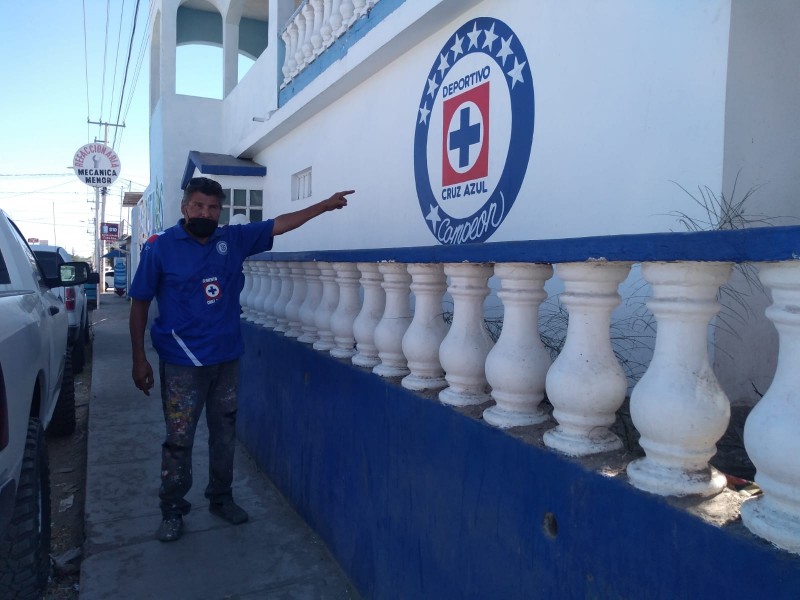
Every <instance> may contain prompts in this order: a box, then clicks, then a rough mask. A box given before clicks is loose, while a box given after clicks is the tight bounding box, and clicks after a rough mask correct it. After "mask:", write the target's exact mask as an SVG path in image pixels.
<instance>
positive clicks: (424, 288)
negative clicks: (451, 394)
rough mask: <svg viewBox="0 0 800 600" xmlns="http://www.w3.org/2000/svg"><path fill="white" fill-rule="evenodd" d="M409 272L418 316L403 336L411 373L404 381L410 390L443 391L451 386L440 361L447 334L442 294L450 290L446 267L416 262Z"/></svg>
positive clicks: (404, 349)
mask: <svg viewBox="0 0 800 600" xmlns="http://www.w3.org/2000/svg"><path fill="white" fill-rule="evenodd" d="M408 272H409V274H410V275H411V291H412V292H414V298H415V300H414V318H413V319H412V320H411V324H410V325H409V326H408V329H407V330H406V333H405V335H404V336H403V354H404V355H405V357H406V360H407V361H408V368H409V370H410V371H411V372H410V373H409V374H408V375H406V376H405V377H403V381H401V382H400V383H401V384H402V386H403V387H404V388H407V389H409V390H416V391H422V390H439V389H442V388H443V387H445V386H446V385H447V381H445V378H444V369H442V363H440V362H439V346H441V345H442V340H444V338H445V336H446V335H447V324H446V323H445V322H444V318H443V317H442V295H443V294H444V292H445V290H446V289H447V281H446V279H445V276H444V268H443V267H442V265H441V264H438V263H413V264H410V265H408Z"/></svg>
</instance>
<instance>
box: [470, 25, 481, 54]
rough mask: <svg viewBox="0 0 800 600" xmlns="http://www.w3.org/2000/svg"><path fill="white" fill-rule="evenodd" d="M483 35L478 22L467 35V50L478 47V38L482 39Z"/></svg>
mask: <svg viewBox="0 0 800 600" xmlns="http://www.w3.org/2000/svg"><path fill="white" fill-rule="evenodd" d="M481 33H483V31H478V22H477V21H476V22H475V24H474V25H473V26H472V31H470V32H468V33H467V37H468V38H469V46H467V50H469V49H470V48H477V47H478V38H479V37H480V35H481Z"/></svg>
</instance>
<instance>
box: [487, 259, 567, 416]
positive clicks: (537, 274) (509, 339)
mask: <svg viewBox="0 0 800 600" xmlns="http://www.w3.org/2000/svg"><path fill="white" fill-rule="evenodd" d="M494 273H495V275H497V276H498V277H499V278H500V284H501V289H500V291H499V292H498V294H497V295H498V296H499V297H500V299H501V300H502V301H503V309H504V316H503V331H502V333H501V334H500V339H498V340H497V344H496V345H495V347H494V348H492V350H491V352H489V356H487V357H486V379H487V381H488V382H489V385H490V386H492V398H494V400H495V402H497V404H496V405H495V406H492V407H490V408H487V409H486V410H485V411H483V420H484V421H486V422H487V423H489V424H490V425H495V426H497V427H504V428H505V427H518V426H521V425H533V424H536V423H542V422H544V421H546V420H547V418H548V416H547V413H546V412H545V411H544V410H542V409H541V408H540V406H539V404H540V403H541V401H542V400H543V399H544V385H545V377H546V376H547V370H548V369H549V368H550V363H551V360H550V353H549V352H548V351H547V349H546V348H545V347H544V344H542V340H541V339H540V337H539V306H540V305H541V303H542V301H543V300H544V299H545V298H547V293H546V292H545V291H544V282H545V281H547V280H548V279H550V277H552V275H553V267H551V266H550V265H539V264H523V263H507V264H497V265H495V267H494Z"/></svg>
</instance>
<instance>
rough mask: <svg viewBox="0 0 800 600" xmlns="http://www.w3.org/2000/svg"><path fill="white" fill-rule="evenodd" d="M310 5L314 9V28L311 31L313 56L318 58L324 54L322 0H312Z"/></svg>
mask: <svg viewBox="0 0 800 600" xmlns="http://www.w3.org/2000/svg"><path fill="white" fill-rule="evenodd" d="M310 4H311V6H312V7H313V9H314V27H313V29H312V31H311V46H312V48H313V50H312V52H313V55H314V56H315V57H316V56H318V55H319V53H320V52H322V31H321V30H322V19H323V16H324V15H323V4H322V0H310Z"/></svg>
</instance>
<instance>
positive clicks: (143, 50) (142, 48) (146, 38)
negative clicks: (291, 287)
mask: <svg viewBox="0 0 800 600" xmlns="http://www.w3.org/2000/svg"><path fill="white" fill-rule="evenodd" d="M153 3H154V0H150V5H149V6H148V8H147V21H146V22H147V25H146V29H145V32H144V34H143V35H142V40H141V43H140V44H139V55H138V57H137V58H136V67H135V68H134V73H133V83H132V85H131V91H130V94H129V95H128V103H127V104H126V105H125V113H124V114H123V116H122V119H123V122H124V121H125V120H126V119H127V118H128V111H129V110H130V108H131V104H132V103H133V97H134V95H135V94H136V86H137V84H138V83H139V75H140V74H141V70H142V64H143V63H144V56H145V54H146V52H147V45H148V41H149V39H150V17H151V15H152V12H153ZM124 133H125V132H124V131H121V132H119V136H120V137H119V145H120V146H121V145H122V136H123V134H124Z"/></svg>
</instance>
